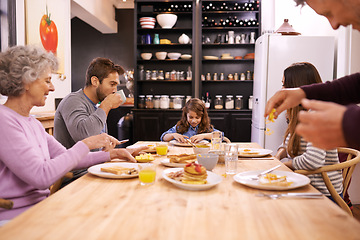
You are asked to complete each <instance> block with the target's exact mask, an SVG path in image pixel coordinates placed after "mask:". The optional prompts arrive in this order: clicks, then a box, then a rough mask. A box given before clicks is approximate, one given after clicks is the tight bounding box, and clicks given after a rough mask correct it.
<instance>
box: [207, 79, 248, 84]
mask: <svg viewBox="0 0 360 240" xmlns="http://www.w3.org/2000/svg"><path fill="white" fill-rule="evenodd" d="M253 82H254V81H253V80H217V81H214V80H205V81H202V83H243V84H244V83H253Z"/></svg>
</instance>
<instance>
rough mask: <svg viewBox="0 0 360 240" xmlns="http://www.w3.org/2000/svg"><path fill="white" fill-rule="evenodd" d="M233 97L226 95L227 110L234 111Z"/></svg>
mask: <svg viewBox="0 0 360 240" xmlns="http://www.w3.org/2000/svg"><path fill="white" fill-rule="evenodd" d="M233 97H234V96H233V95H226V100H225V109H234V99H233Z"/></svg>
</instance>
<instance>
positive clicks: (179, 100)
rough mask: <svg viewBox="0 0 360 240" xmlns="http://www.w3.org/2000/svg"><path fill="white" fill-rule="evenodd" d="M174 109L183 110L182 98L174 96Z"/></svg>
mask: <svg viewBox="0 0 360 240" xmlns="http://www.w3.org/2000/svg"><path fill="white" fill-rule="evenodd" d="M173 107H174V109H181V108H182V98H181V96H178V95H176V96H173Z"/></svg>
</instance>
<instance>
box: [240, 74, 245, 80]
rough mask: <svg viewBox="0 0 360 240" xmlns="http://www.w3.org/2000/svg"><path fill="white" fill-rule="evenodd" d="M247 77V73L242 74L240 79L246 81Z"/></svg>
mask: <svg viewBox="0 0 360 240" xmlns="http://www.w3.org/2000/svg"><path fill="white" fill-rule="evenodd" d="M245 79H246V76H245V73H241V74H240V80H241V81H244V80H245Z"/></svg>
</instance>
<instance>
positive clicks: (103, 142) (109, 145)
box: [82, 133, 120, 152]
mask: <svg viewBox="0 0 360 240" xmlns="http://www.w3.org/2000/svg"><path fill="white" fill-rule="evenodd" d="M82 142H83V143H85V144H86V145H87V146H88V147H89V149H90V150H92V149H96V148H102V150H103V151H106V152H107V151H110V150H111V149H113V148H115V146H116V145H118V144H120V142H119V140H117V139H116V138H114V137H112V136H110V135H108V134H106V133H102V134H99V135H95V136H91V137H88V138H85V139H84V140H82Z"/></svg>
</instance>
